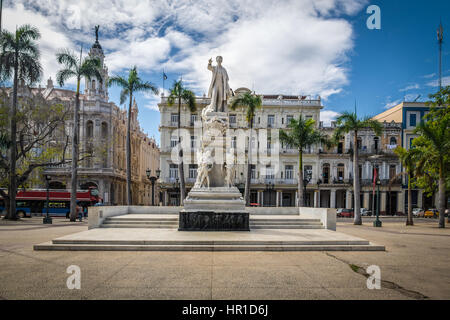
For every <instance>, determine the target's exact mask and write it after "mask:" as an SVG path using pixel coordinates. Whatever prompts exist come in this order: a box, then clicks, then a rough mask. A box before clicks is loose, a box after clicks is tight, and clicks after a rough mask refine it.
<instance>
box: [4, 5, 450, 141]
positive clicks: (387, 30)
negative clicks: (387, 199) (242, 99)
mask: <svg viewBox="0 0 450 320" xmlns="http://www.w3.org/2000/svg"><path fill="white" fill-rule="evenodd" d="M369 5H378V6H379V7H380V9H381V30H369V29H368V28H367V27H366V20H367V18H368V17H369V14H367V13H366V9H367V7H368V6H369ZM440 20H442V23H443V25H444V30H445V31H444V37H446V35H447V30H450V1H445V0H440V1H438V0H433V1H406V0H390V1H368V0H284V1H275V0H259V1H250V0H239V1H238V0H228V1H225V0H214V1H213V0H198V1H189V0H178V1H163V0H152V1H150V0H139V1H138V0H116V1H114V2H110V1H103V0H99V1H95V2H92V1H90V0H79V1H77V2H76V3H72V2H69V1H64V0H46V1H39V2H36V1H32V0H16V1H14V2H13V1H11V0H9V1H8V0H7V1H5V3H4V12H3V26H4V27H5V28H6V29H9V30H13V28H14V27H15V25H16V24H24V23H30V24H33V25H36V26H37V27H38V28H39V29H40V30H41V32H42V39H41V41H40V47H41V51H42V63H43V66H44V72H45V74H44V77H43V80H42V83H43V84H44V83H45V82H46V80H47V78H48V77H50V76H51V77H52V78H53V79H54V75H55V73H56V71H57V70H58V65H57V64H56V62H55V59H54V54H55V52H56V51H57V50H58V49H59V48H70V49H72V50H78V48H79V46H80V45H83V47H84V50H85V51H87V49H89V48H90V46H91V45H92V43H93V41H94V31H93V28H94V25H97V24H99V25H100V43H101V44H102V47H103V49H104V50H105V54H106V64H107V66H108V67H109V71H110V74H121V75H126V70H127V69H129V68H130V67H131V66H133V65H137V67H138V70H139V71H140V73H141V77H142V78H143V79H145V80H148V81H151V82H152V83H154V84H156V85H157V86H159V87H162V69H163V68H164V69H165V70H166V74H167V75H168V77H169V79H168V80H167V81H166V89H167V87H168V86H169V85H170V84H172V82H173V81H174V80H176V79H178V78H179V77H180V76H181V75H182V76H183V80H185V84H186V85H187V86H188V87H189V88H191V89H192V90H193V91H195V92H196V93H197V94H199V95H202V94H203V93H204V92H205V91H207V87H208V83H209V77H210V73H209V71H208V70H206V64H207V61H208V59H209V58H210V57H215V56H216V55H222V56H223V57H224V62H223V63H224V66H225V67H226V68H227V70H228V73H229V76H230V85H231V87H232V88H234V89H236V88H237V87H248V88H250V89H254V90H255V91H256V92H257V93H266V94H279V93H282V94H295V95H297V94H299V95H300V94H301V95H312V96H316V95H321V97H322V98H323V104H324V106H325V109H324V111H323V112H322V115H321V118H322V119H323V120H324V121H325V122H329V121H330V120H331V119H332V118H333V117H335V116H336V115H337V113H338V112H341V111H344V110H353V108H354V104H355V100H356V103H357V111H358V114H360V115H373V114H376V113H379V112H382V111H383V110H384V109H385V108H387V107H388V106H392V105H394V104H396V103H398V102H401V101H402V100H403V99H406V100H407V101H412V100H414V99H415V98H416V97H417V96H418V95H419V94H420V95H421V98H419V101H423V100H424V99H426V98H427V96H428V94H429V93H431V92H433V91H435V90H436V82H437V81H436V79H437V71H438V47H437V38H436V29H437V27H438V24H439V21H440ZM444 40H445V39H444ZM449 57H450V48H449V46H448V44H447V41H446V42H445V43H444V50H443V70H444V72H443V73H444V74H443V75H444V84H445V83H446V84H450V63H449ZM71 86H73V83H72V84H71V83H68V84H67V87H69V88H70V87H71ZM110 99H111V100H112V101H114V102H116V103H117V104H118V102H119V90H118V89H117V88H111V89H110ZM158 101H159V98H158V97H155V96H152V95H142V94H140V95H138V96H137V102H138V105H139V109H140V113H139V121H140V123H141V127H142V128H143V129H144V131H145V132H148V134H149V135H150V136H155V137H156V139H157V140H159V132H158V125H159V112H158V111H157V110H156V104H157V102H158Z"/></svg>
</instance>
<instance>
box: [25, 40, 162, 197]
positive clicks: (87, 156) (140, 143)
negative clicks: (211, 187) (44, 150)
mask: <svg viewBox="0 0 450 320" xmlns="http://www.w3.org/2000/svg"><path fill="white" fill-rule="evenodd" d="M89 56H91V57H97V58H99V59H100V62H101V75H102V79H101V81H100V79H96V78H95V77H94V78H92V79H91V80H90V81H88V80H86V82H85V91H84V93H83V94H80V123H79V137H80V158H81V159H82V160H81V161H80V162H79V164H78V188H79V189H87V188H89V187H91V186H94V187H97V188H98V190H99V195H100V197H101V198H102V199H103V202H104V203H105V204H109V205H116V204H126V151H125V150H126V149H125V145H126V133H127V111H126V110H123V109H121V108H119V107H118V106H117V105H116V104H115V103H113V102H111V101H109V97H108V87H107V82H108V69H107V67H106V65H105V63H104V58H105V56H104V53H103V49H102V47H101V45H100V43H99V42H98V40H97V41H96V42H95V43H94V44H93V46H92V48H91V49H90V51H89ZM21 86H22V87H24V84H22V85H21ZM21 90H22V92H26V93H27V94H28V95H34V96H36V97H37V96H39V97H40V98H44V99H46V100H48V101H52V103H62V104H63V105H65V107H66V108H70V109H71V110H73V108H74V105H75V94H76V93H75V92H74V91H72V90H65V89H60V88H55V87H54V85H53V81H52V80H51V79H49V80H48V81H47V86H46V87H45V88H41V87H39V88H28V87H27V88H22V89H21ZM138 112H139V110H138V106H137V104H136V101H134V103H133V107H132V116H131V150H132V152H131V169H132V204H134V205H150V204H151V192H152V190H151V183H150V181H149V179H148V178H147V174H146V171H147V170H148V169H150V170H151V171H152V173H155V172H156V170H157V169H159V147H158V145H157V143H156V141H155V140H154V139H153V138H149V137H148V136H147V135H146V134H145V133H144V132H143V131H142V130H141V128H140V126H139V121H138ZM70 114H71V115H72V114H73V112H71V113H70ZM65 131H66V134H67V135H69V136H70V137H71V136H72V132H73V118H72V119H71V120H69V121H67V123H66V128H65ZM63 138H65V137H63ZM68 150H71V148H70V147H69V148H68ZM68 157H69V158H70V155H68ZM44 174H46V175H49V176H50V177H51V182H50V188H52V189H67V188H70V181H71V165H70V164H66V165H61V166H57V167H50V168H46V169H45V170H44ZM42 180H43V179H42ZM35 187H45V186H44V185H39V186H35ZM154 192H155V201H156V204H158V203H159V190H158V188H155V190H154Z"/></svg>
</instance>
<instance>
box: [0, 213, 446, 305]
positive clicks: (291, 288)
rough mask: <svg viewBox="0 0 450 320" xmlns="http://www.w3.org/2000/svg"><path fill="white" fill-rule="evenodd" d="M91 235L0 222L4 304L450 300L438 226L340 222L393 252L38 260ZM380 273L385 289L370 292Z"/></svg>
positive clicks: (65, 227)
mask: <svg viewBox="0 0 450 320" xmlns="http://www.w3.org/2000/svg"><path fill="white" fill-rule="evenodd" d="M83 230H87V222H76V223H70V222H68V221H67V220H66V219H54V224H53V225H42V218H31V219H23V220H22V221H17V222H10V221H4V220H0V299H20V300H28V299H450V273H449V268H450V253H449V252H450V251H449V249H450V241H449V240H450V229H449V228H447V229H439V228H437V221H436V220H434V219H429V220H428V219H420V220H416V225H415V226H413V227H406V226H404V223H403V222H398V221H395V220H394V221H389V220H388V219H386V221H385V222H384V224H383V228H373V227H372V224H371V221H369V219H367V221H366V222H365V223H364V225H363V226H353V225H352V223H351V222H347V221H345V222H338V227H337V230H338V231H339V232H343V233H346V234H348V235H352V236H357V237H361V238H364V239H367V240H369V241H371V242H375V243H378V244H381V245H385V246H386V251H385V252H98V251H96V252H83V251H77V252H70V251H33V245H34V244H37V243H42V242H46V241H50V240H51V239H54V238H56V237H61V236H64V235H68V234H72V233H75V232H80V231H83ZM149 232H151V230H149ZM372 264H375V265H378V266H379V267H380V268H381V279H382V281H383V283H382V289H381V290H369V289H367V286H366V277H365V275H364V270H365V268H366V267H367V266H369V265H372ZM70 265H77V266H79V267H80V268H81V289H80V290H69V289H67V287H66V280H67V277H69V274H67V273H66V269H67V267H68V266H70Z"/></svg>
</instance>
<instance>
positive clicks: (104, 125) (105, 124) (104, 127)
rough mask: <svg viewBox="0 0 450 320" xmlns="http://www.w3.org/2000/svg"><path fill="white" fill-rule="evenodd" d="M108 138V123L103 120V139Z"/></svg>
mask: <svg viewBox="0 0 450 320" xmlns="http://www.w3.org/2000/svg"><path fill="white" fill-rule="evenodd" d="M106 138H108V124H107V123H106V122H102V139H106Z"/></svg>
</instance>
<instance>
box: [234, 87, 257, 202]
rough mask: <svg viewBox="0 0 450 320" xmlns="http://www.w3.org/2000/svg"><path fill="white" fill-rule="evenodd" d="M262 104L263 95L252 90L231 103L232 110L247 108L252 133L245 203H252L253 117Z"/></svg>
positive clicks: (247, 118) (249, 143) (246, 117)
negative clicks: (253, 92) (258, 94)
mask: <svg viewBox="0 0 450 320" xmlns="http://www.w3.org/2000/svg"><path fill="white" fill-rule="evenodd" d="M261 104H262V101H261V97H260V96H257V95H255V94H252V93H250V92H245V93H243V94H239V95H237V96H235V97H234V98H233V100H232V101H231V104H230V109H231V110H236V108H238V107H243V108H245V109H246V111H247V112H246V116H245V119H246V120H247V124H248V126H249V128H250V135H249V140H248V157H247V177H246V180H245V192H244V193H245V194H244V198H245V205H246V206H249V205H250V179H251V175H252V131H253V118H254V117H255V113H256V109H258V108H260V107H261Z"/></svg>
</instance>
